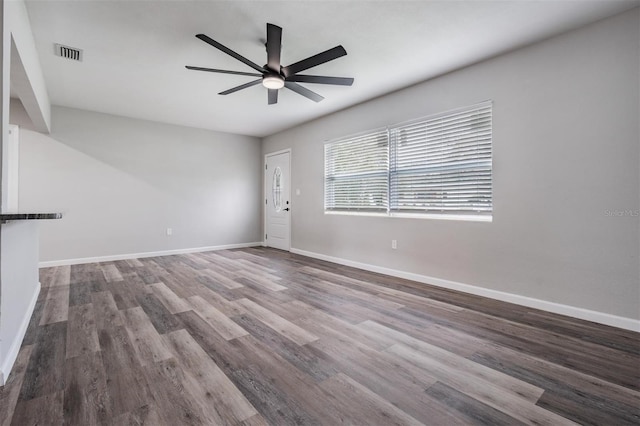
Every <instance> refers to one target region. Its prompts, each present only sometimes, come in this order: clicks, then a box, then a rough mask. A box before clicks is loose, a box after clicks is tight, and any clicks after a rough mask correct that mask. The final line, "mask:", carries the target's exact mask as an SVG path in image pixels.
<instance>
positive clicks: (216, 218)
mask: <svg viewBox="0 0 640 426" xmlns="http://www.w3.org/2000/svg"><path fill="white" fill-rule="evenodd" d="M13 106H14V107H13V108H12V111H11V113H12V116H11V121H12V122H14V123H18V124H23V125H25V124H26V125H27V126H25V127H23V128H22V129H21V132H20V199H19V203H20V209H21V210H23V211H61V212H63V213H64V217H63V219H62V220H57V221H50V222H43V223H42V224H41V227H40V230H41V231H40V260H41V261H51V260H62V259H77V258H86V257H96V256H109V255H124V254H130V253H142V252H156V251H165V250H173V249H185V248H197V247H209V246H219V245H228V244H241V243H252V242H256V241H261V240H262V239H261V230H260V227H261V224H260V223H261V218H260V214H259V210H260V201H261V198H262V196H261V193H262V189H261V183H260V179H261V177H260V175H261V162H262V161H261V154H260V140H259V139H257V138H253V137H248V136H240V135H231V134H226V133H218V132H212V131H208V130H199V129H192V128H186V127H179V126H173V125H168V124H160V123H155V122H150V121H142V120H136V119H129V118H123V117H117V116H112V115H106V114H99V113H94V112H88V111H82V110H76V109H70V108H62V107H54V108H53V110H52V131H51V134H50V135H44V134H40V133H36V132H33V131H31V130H28V121H27V120H26V119H25V117H24V115H23V114H21V108H20V105H19V104H16V105H13ZM166 228H172V229H173V235H172V236H167V235H166Z"/></svg>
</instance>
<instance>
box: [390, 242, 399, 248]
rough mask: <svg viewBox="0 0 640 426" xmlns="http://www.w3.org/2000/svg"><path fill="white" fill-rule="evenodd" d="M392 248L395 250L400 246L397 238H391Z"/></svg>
mask: <svg viewBox="0 0 640 426" xmlns="http://www.w3.org/2000/svg"><path fill="white" fill-rule="evenodd" d="M391 248H392V249H394V250H395V249H397V248H398V241H397V240H391Z"/></svg>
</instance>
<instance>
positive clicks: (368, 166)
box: [324, 129, 389, 212]
mask: <svg viewBox="0 0 640 426" xmlns="http://www.w3.org/2000/svg"><path fill="white" fill-rule="evenodd" d="M324 158H325V160H324V164H325V170H324V176H325V186H324V206H325V210H327V211H362V212H387V211H388V206H389V189H388V188H389V138H388V136H387V130H386V129H385V130H382V131H376V132H373V133H369V134H366V135H362V136H355V137H350V138H346V139H341V140H340V141H338V142H335V143H329V144H326V145H325V147H324Z"/></svg>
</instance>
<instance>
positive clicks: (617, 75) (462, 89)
mask: <svg viewBox="0 0 640 426" xmlns="http://www.w3.org/2000/svg"><path fill="white" fill-rule="evenodd" d="M639 40H640V17H639V9H637V8H636V9H634V10H632V11H629V12H626V13H624V14H621V15H618V16H615V17H612V18H609V19H606V20H603V21H600V22H597V23H594V24H592V25H589V26H586V27H583V28H581V29H578V30H575V31H572V32H569V33H566V34H563V35H560V36H557V37H554V38H552V39H548V40H546V41H543V42H540V43H537V44H535V45H531V46H528V47H526V48H523V49H519V50H517V51H513V52H511V53H508V54H505V55H501V56H499V57H496V58H493V59H490V60H487V61H485V62H482V63H479V64H476V65H473V66H470V67H467V68H464V69H461V70H459V71H456V72H452V73H449V74H446V75H444V76H441V77H438V78H435V79H433V80H430V81H426V82H424V83H421V84H418V85H416V86H413V87H410V88H407V89H405V90H401V91H398V92H395V93H392V94H389V95H387V96H383V97H381V98H378V99H375V100H372V101H369V102H366V103H363V104H360V105H358V106H355V107H352V108H349V109H347V110H344V111H341V112H338V113H336V114H332V115H330V116H327V117H324V118H321V119H318V120H315V121H312V122H309V123H306V124H304V125H301V126H298V127H295V128H293V129H290V130H287V131H285V132H282V133H278V134H275V135H272V136H270V137H267V138H265V139H264V140H263V147H262V151H263V154H266V153H269V152H274V151H278V150H281V149H284V148H292V188H293V194H296V190H298V189H299V190H300V194H299V195H293V197H292V209H291V210H292V247H295V248H296V249H297V250H298V251H299V252H306V253H314V254H316V255H321V256H328V257H331V258H335V259H341V260H342V261H343V262H344V261H349V262H352V263H357V264H366V265H376V266H378V267H380V268H386V269H387V270H394V271H403V272H406V273H411V274H416V276H426V277H434V278H435V279H438V280H441V281H442V282H445V281H446V282H455V283H462V284H465V285H470V286H474V287H477V288H483V289H486V290H490V292H487V294H489V293H491V292H501V293H504V294H510V295H516V296H522V297H523V298H529V299H535V300H538V301H544V302H549V303H553V304H559V305H563V306H569V307H575V308H578V309H585V310H589V311H594V312H600V313H603V314H608V315H613V316H616V317H620V318H623V319H624V318H627V319H630V320H634V321H637V320H638V319H640V247H639V246H640V217H639V216H638V212H639V211H640V210H639V209H640V161H639V159H640V152H639V147H640V131H639V127H638V117H639V116H640V108H639V104H640V99H639V93H640V84H639V77H638V76H639V75H640V69H639V68H640V66H639V64H640V54H639V51H640V49H639ZM425 60H427V59H425ZM356 77H357V76H356ZM488 99H491V100H493V117H494V121H493V153H494V154H493V155H494V157H493V167H494V170H493V172H494V173H493V183H494V194H493V195H494V212H493V221H492V222H491V223H488V222H468V221H451V220H435V219H407V218H386V217H366V216H345V215H335V214H333V215H325V214H324V213H323V157H324V156H323V143H324V141H326V140H329V139H333V138H337V137H340V136H346V135H350V134H354V133H358V132H361V131H365V130H368V129H375V128H378V127H381V126H385V125H389V124H394V123H398V122H402V121H405V120H409V119H413V118H418V117H421V116H427V115H430V114H435V113H439V112H443V111H447V110H450V109H454V108H457V107H462V106H466V105H471V104H474V103H477V102H480V101H484V100H488ZM392 239H394V240H397V247H398V248H397V250H392V249H391V240H392ZM496 294H497V293H496Z"/></svg>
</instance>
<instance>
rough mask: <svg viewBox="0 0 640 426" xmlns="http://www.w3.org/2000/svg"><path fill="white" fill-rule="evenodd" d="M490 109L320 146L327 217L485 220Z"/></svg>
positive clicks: (489, 209) (472, 109)
mask: <svg viewBox="0 0 640 426" xmlns="http://www.w3.org/2000/svg"><path fill="white" fill-rule="evenodd" d="M491 114H492V107H491V102H484V103H482V104H478V105H474V106H473V107H468V108H463V109H459V110H456V111H453V112H447V113H444V114H440V115H437V116H431V117H427V118H424V119H420V120H416V121H413V122H410V123H404V124H401V125H396V126H391V127H389V128H388V129H385V130H378V131H375V132H371V133H367V134H364V135H359V136H354V137H350V138H345V139H340V140H336V141H332V142H329V143H327V144H326V145H325V211H327V212H378V213H385V214H389V215H403V214H421V215H424V214H435V215H455V216H490V215H491V212H492V179H491V172H492V165H491V149H492V148H491V142H492V129H491V118H492V117H491Z"/></svg>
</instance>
